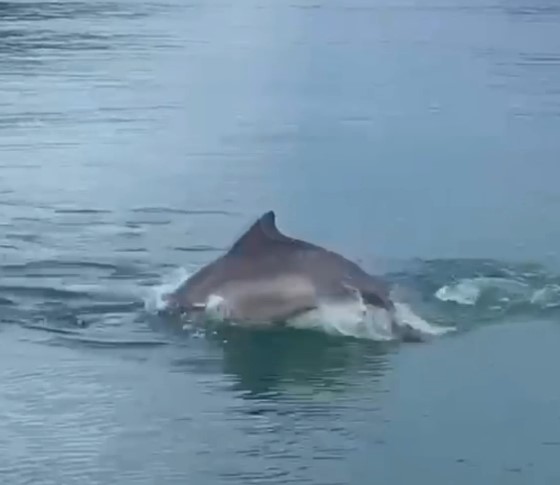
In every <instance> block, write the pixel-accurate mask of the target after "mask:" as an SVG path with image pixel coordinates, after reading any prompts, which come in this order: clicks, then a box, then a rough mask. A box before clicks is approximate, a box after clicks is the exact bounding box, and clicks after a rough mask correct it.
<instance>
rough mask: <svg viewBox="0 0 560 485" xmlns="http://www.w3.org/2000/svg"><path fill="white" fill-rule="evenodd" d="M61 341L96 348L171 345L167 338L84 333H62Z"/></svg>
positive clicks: (139, 347) (140, 347) (142, 347)
mask: <svg viewBox="0 0 560 485" xmlns="http://www.w3.org/2000/svg"><path fill="white" fill-rule="evenodd" d="M57 339H58V340H59V341H60V342H63V343H68V344H72V345H73V346H82V347H87V348H96V349H144V348H154V347H164V346H167V345H170V342H168V341H165V340H133V339H116V338H99V337H85V336H83V334H65V333H63V334H61V335H59V336H58V337H57Z"/></svg>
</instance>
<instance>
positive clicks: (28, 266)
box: [0, 259, 119, 274]
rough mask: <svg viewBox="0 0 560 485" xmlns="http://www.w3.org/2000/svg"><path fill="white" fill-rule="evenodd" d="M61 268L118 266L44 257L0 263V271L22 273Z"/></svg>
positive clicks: (113, 269) (112, 267)
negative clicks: (13, 262)
mask: <svg viewBox="0 0 560 485" xmlns="http://www.w3.org/2000/svg"><path fill="white" fill-rule="evenodd" d="M61 268H63V269H75V270H77V271H81V270H88V269H95V270H100V271H117V270H118V269H119V267H118V266H117V265H115V264H111V263H103V262H96V261H64V260H54V259H52V260H50V259H45V260H41V261H29V262H27V263H22V264H3V265H0V270H1V271H6V272H13V273H24V274H27V273H28V272H34V271H46V272H48V271H57V270H60V269H61Z"/></svg>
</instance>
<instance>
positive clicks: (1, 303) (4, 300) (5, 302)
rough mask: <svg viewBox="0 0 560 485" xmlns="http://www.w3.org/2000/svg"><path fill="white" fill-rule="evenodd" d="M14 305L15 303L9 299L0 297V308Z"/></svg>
mask: <svg viewBox="0 0 560 485" xmlns="http://www.w3.org/2000/svg"><path fill="white" fill-rule="evenodd" d="M15 304H16V302H15V301H14V300H10V299H9V298H5V297H3V296H0V306H7V305H15Z"/></svg>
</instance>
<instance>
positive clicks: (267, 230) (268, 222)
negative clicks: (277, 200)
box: [229, 211, 291, 254]
mask: <svg viewBox="0 0 560 485" xmlns="http://www.w3.org/2000/svg"><path fill="white" fill-rule="evenodd" d="M282 241H284V242H285V241H291V239H290V238H288V237H286V236H284V235H283V234H282V233H281V232H280V231H279V230H278V228H277V227H276V215H275V214H274V211H268V212H265V213H264V214H263V215H262V216H261V217H259V218H258V219H257V221H256V222H255V223H254V224H253V225H252V226H251V227H250V228H249V229H248V230H247V231H246V232H245V233H244V234H243V235H242V236H241V237H240V238H239V239H238V240H237V241H236V242H235V243H234V244H233V246H232V247H231V249H230V250H229V253H239V254H240V253H245V254H247V253H249V254H250V253H252V252H255V251H260V250H262V249H263V248H266V247H267V246H268V245H269V244H271V243H274V242H282Z"/></svg>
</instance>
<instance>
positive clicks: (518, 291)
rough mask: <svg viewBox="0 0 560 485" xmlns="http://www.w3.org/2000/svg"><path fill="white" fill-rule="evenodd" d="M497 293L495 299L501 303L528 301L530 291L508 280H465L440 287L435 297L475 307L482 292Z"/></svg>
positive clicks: (526, 287) (483, 278)
mask: <svg viewBox="0 0 560 485" xmlns="http://www.w3.org/2000/svg"><path fill="white" fill-rule="evenodd" d="M488 291H494V292H497V295H496V299H497V300H498V301H501V302H510V301H513V300H515V301H523V300H526V301H529V299H530V298H531V295H532V290H531V288H530V287H529V285H527V284H525V283H522V282H520V281H517V280H514V279H508V278H491V277H479V278H465V279H462V280H460V281H459V282H457V283H455V284H452V285H445V286H442V287H441V288H440V289H439V290H437V291H436V293H435V296H436V298H438V299H439V300H441V301H449V302H454V303H458V304H460V305H476V303H477V302H478V300H479V299H480V297H481V295H482V294H483V293H484V292H488Z"/></svg>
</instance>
